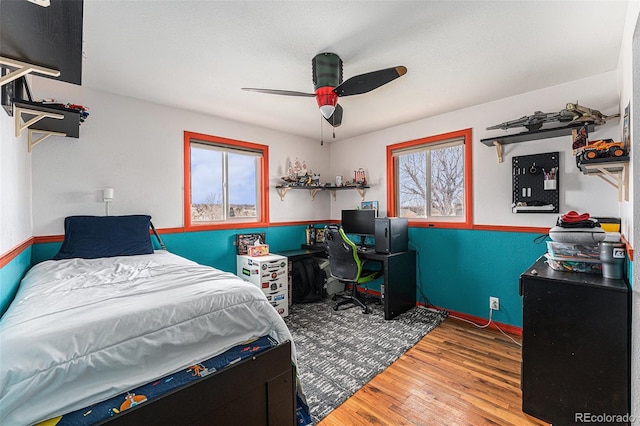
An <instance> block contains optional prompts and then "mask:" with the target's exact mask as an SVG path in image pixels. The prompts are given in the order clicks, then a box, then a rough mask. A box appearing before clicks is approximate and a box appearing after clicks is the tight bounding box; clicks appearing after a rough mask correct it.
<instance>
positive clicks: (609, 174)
mask: <svg viewBox="0 0 640 426" xmlns="http://www.w3.org/2000/svg"><path fill="white" fill-rule="evenodd" d="M580 168H581V169H582V171H583V173H585V174H586V175H587V176H588V175H596V176H598V177H599V178H600V179H602V180H604V181H605V182H607V183H608V184H609V185H611V186H613V187H614V188H616V189H617V190H618V201H622V200H623V199H624V200H625V201H629V168H628V162H626V161H618V162H607V163H591V164H589V163H582V164H580Z"/></svg>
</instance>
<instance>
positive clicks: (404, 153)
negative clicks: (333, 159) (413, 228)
mask: <svg viewBox="0 0 640 426" xmlns="http://www.w3.org/2000/svg"><path fill="white" fill-rule="evenodd" d="M387 166H388V167H387V184H388V186H389V188H388V194H389V199H388V206H389V215H390V216H399V217H406V218H408V219H409V220H410V221H411V222H412V225H417V226H420V224H424V226H434V225H435V224H438V225H445V226H449V227H471V211H472V210H471V208H472V206H471V129H466V130H461V131H457V132H451V133H446V134H442V135H437V136H432V137H428V138H424V139H417V140H413V141H409V142H403V143H399V144H395V145H390V146H388V147H387Z"/></svg>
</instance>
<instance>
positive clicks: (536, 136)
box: [480, 123, 595, 163]
mask: <svg viewBox="0 0 640 426" xmlns="http://www.w3.org/2000/svg"><path fill="white" fill-rule="evenodd" d="M585 124H586V123H577V124H571V125H567V126H562V127H553V128H549V129H541V130H538V131H536V132H522V133H516V134H513V135H503V136H496V137H492V138H485V139H480V142H482V143H483V144H485V145H486V146H495V147H496V151H497V153H498V162H499V163H502V145H509V144H512V143H520V142H527V141H533V140H540V139H549V138H557V137H560V136H567V135H570V134H571V133H572V132H573V130H578V129H580V128H581V127H582V126H584V125H585ZM594 129H595V125H594V124H592V123H588V124H587V130H588V131H589V132H592V131H593V130H594Z"/></svg>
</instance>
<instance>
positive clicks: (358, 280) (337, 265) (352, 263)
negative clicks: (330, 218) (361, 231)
mask: <svg viewBox="0 0 640 426" xmlns="http://www.w3.org/2000/svg"><path fill="white" fill-rule="evenodd" d="M324 238H325V244H326V246H327V253H328V254H329V270H330V272H331V276H332V277H334V278H336V279H337V280H338V281H340V282H342V283H345V284H351V294H350V295H348V296H342V295H335V296H334V300H335V298H336V297H340V298H342V299H343V300H340V301H339V302H338V303H336V305H335V306H334V307H333V309H334V310H336V311H337V310H338V308H339V307H340V306H342V305H346V304H348V303H353V304H354V305H357V306H360V307H361V308H362V312H363V313H365V314H367V313H369V308H368V307H367V305H365V304H364V302H363V301H362V300H361V299H359V298H358V285H362V284H366V283H368V282H370V281H373V280H375V279H376V278H378V277H380V276H381V275H382V270H379V271H370V270H366V269H364V268H363V267H364V264H365V263H366V260H365V261H363V260H361V259H360V257H359V256H358V249H357V247H356V245H355V244H354V243H353V241H351V240H350V239H349V238H347V235H346V234H345V233H344V231H343V230H342V227H340V226H338V225H328V226H326V227H325V231H324Z"/></svg>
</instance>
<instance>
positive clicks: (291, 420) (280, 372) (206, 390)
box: [98, 341, 296, 426]
mask: <svg viewBox="0 0 640 426" xmlns="http://www.w3.org/2000/svg"><path fill="white" fill-rule="evenodd" d="M98 424H108V425H109V426H125V425H131V426H139V425H172V426H173V425H207V426H208V425H225V426H226V425H271V426H281V425H292V426H293V425H295V424H296V372H295V368H294V366H293V365H292V363H291V342H289V341H287V342H284V343H282V344H280V345H278V346H276V347H273V348H269V349H267V350H265V351H263V352H260V353H259V354H257V355H255V356H253V357H251V358H247V359H245V360H243V361H240V362H238V363H237V364H234V365H232V366H229V367H227V368H224V369H222V370H220V371H218V372H216V373H213V374H211V375H209V376H206V377H204V378H203V379H202V380H198V381H196V382H193V383H190V384H188V385H185V386H183V387H181V388H178V389H175V390H174V391H172V392H169V393H167V394H165V395H162V396H160V397H158V398H156V399H153V400H151V401H149V402H145V403H144V404H141V405H139V406H136V407H133V408H130V409H128V410H127V411H124V412H122V413H121V414H119V415H117V416H114V417H112V418H110V419H108V420H105V421H104V422H101V423H98Z"/></svg>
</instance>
